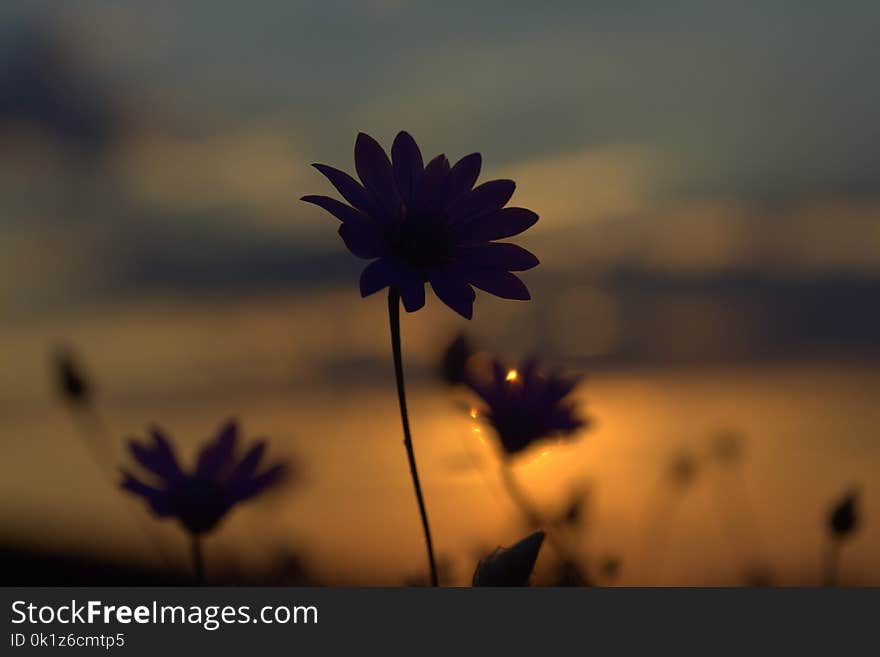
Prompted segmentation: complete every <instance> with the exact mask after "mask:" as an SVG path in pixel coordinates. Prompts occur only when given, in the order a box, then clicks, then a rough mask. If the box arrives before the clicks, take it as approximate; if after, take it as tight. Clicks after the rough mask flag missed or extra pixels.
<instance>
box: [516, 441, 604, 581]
mask: <svg viewBox="0 0 880 657" xmlns="http://www.w3.org/2000/svg"><path fill="white" fill-rule="evenodd" d="M501 480H502V481H503V482H504V488H505V489H507V494H508V495H510V499H512V500H513V502H514V504H516V505H517V506H518V507H519V510H520V511H521V512H522V514H523V516H524V517H525V518H526V520H527V521H528V523H529V524H531V525H535V526H538V527H542V526H543V527H546V529H547V533H546V536H547V542H548V543H549V544H550V545H551V546H552V547H553V549H554V550H555V551H556V554H557V555H559V557H560V559H562V560H563V562H565V564H566V565H567V566H568V567H569V568H571V569H572V572H573V574H574V576H575V579H576V580H577V581H578V582H580V584H579V585H580V586H590V580H589V578H588V577H587V576H586V574H585V573H584V571H583V570H582V569H581V566H580V565H579V564H578V560H577V558H576V557H575V556H574V554H572V552H571V551H570V550H569V549H568V547H567V546H566V545H565V544H564V543H563V542H562V541H561V540H559V537H558V536H557V535H556V530H557V529H558V527H557V526H556V523H555V522H549V521H547V520H546V519H545V518H544V517H543V515H542V514H541V512H540V511H539V510H538V507H537V505H536V504H535V503H534V502H533V501H532V499H531V498H530V497H529V496H528V494H527V493H526V492H525V491H524V490H523V489H522V487H521V486H520V485H519V482H518V481H517V479H516V477H514V476H513V468H512V467H511V465H510V462H509V459H506V458H505V459H504V460H503V462H502V463H501Z"/></svg>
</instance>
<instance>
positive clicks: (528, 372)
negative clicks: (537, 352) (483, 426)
mask: <svg viewBox="0 0 880 657" xmlns="http://www.w3.org/2000/svg"><path fill="white" fill-rule="evenodd" d="M577 383H578V380H577V379H570V378H565V377H563V376H561V375H560V374H558V373H555V372H542V371H541V370H540V369H539V368H538V364H537V362H536V361H534V360H530V361H526V362H525V363H524V364H523V365H522V367H521V368H520V369H519V370H517V369H507V368H505V367H504V366H503V365H502V364H501V363H500V362H499V361H498V360H493V362H492V368H491V373H490V374H489V376H488V378H487V379H486V380H480V379H478V378H476V377H471V378H470V380H469V382H468V385H469V386H470V388H471V389H472V390H473V391H474V392H475V393H476V394H477V395H479V396H480V398H481V399H482V400H483V401H484V402H485V404H486V406H485V408H484V409H483V410H482V415H483V416H485V418H486V420H487V421H488V422H489V424H491V425H492V427H493V428H494V429H495V432H496V433H497V434H498V439H499V441H500V442H501V446H502V448H503V449H504V451H505V452H506V453H507V454H508V455H514V454H517V453H519V452H521V451H522V450H524V449H526V448H527V447H529V446H530V445H532V444H533V443H535V442H537V441H540V440H546V439H552V438H557V437H564V436H570V435H572V434H573V433H575V432H576V431H577V430H578V429H581V428H582V427H585V426H587V425H588V420H586V419H583V418H581V417H579V416H578V414H577V408H576V405H575V402H574V401H573V400H572V399H570V398H569V397H568V395H569V393H571V391H572V390H573V389H574V388H575V386H576V385H577Z"/></svg>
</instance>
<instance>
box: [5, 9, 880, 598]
mask: <svg viewBox="0 0 880 657" xmlns="http://www.w3.org/2000/svg"><path fill="white" fill-rule="evenodd" d="M725 4H726V7H720V6H719V5H718V4H716V3H712V4H711V6H710V5H709V4H707V3H702V2H696V1H694V2H679V3H673V5H671V6H670V5H668V4H667V5H664V6H663V7H661V6H660V5H658V4H657V3H654V2H647V1H645V2H631V3H619V2H592V3H584V2H558V3H550V4H548V3H537V2H531V3H520V2H512V1H510V0H506V1H505V2H500V1H498V2H496V1H487V2H480V3H455V2H444V3H434V2H427V1H417V0H398V1H395V0H364V1H354V0H352V1H348V2H336V1H322V2H290V1H287V0H285V1H281V0H266V1H264V2H261V3H258V4H256V5H255V4H253V3H250V4H249V3H241V2H229V1H226V0H212V1H211V2H208V1H207V0H188V1H184V2H150V3H142V2H134V1H129V0H116V1H114V2H106V1H98V0H70V1H69V2H64V3H59V2H49V1H48V0H46V1H43V0H27V1H24V0H6V1H5V2H3V3H2V4H0V144H2V148H0V203H2V205H0V208H2V214H0V304H2V305H0V307H2V311H0V355H2V360H0V364H2V367H0V435H2V440H3V445H2V452H0V550H2V554H3V557H2V558H3V564H4V573H5V574H4V577H5V578H7V579H9V580H15V581H19V582H22V583H29V582H33V583H36V582H37V581H49V582H54V583H65V582H71V581H73V582H76V581H79V582H82V581H93V582H97V581H99V580H100V581H108V580H109V582H110V583H114V582H118V583H128V582H130V581H159V579H158V578H170V579H173V578H175V577H181V578H185V577H187V572H188V568H189V566H188V564H187V552H186V543H185V541H184V537H183V535H182V532H180V531H179V529H178V528H177V527H176V525H175V524H174V523H172V522H170V521H166V522H160V521H158V520H155V519H152V518H150V517H148V515H147V514H146V512H145V511H144V510H143V508H142V505H141V504H140V503H139V501H138V500H135V499H129V498H128V497H126V496H124V495H123V494H122V493H120V492H119V491H118V490H117V489H115V488H114V483H115V480H114V475H113V473H112V468H111V472H110V473H108V472H107V471H104V472H102V470H101V468H99V467H97V465H96V464H95V462H94V461H93V460H92V459H91V457H90V453H89V451H88V449H87V445H86V444H85V443H84V441H83V440H81V439H80V437H79V436H81V435H82V434H88V433H89V432H90V431H96V430H98V429H96V426H98V424H99V425H100V431H103V432H106V434H107V435H109V436H112V440H113V441H115V442H114V445H115V447H114V448H115V449H116V450H117V452H118V454H117V460H118V462H119V463H124V462H128V460H129V458H130V457H129V456H128V455H127V454H125V451H124V446H123V438H124V437H127V436H132V435H143V434H144V432H145V427H146V426H147V424H148V423H150V422H157V423H159V424H160V425H162V426H163V427H165V428H166V429H167V430H168V431H169V433H171V434H172V435H173V436H174V438H175V439H176V440H177V441H178V443H179V445H180V449H181V452H182V455H183V457H184V458H185V459H186V460H187V461H188V462H189V460H190V459H192V458H193V456H194V454H195V450H196V449H197V446H198V445H199V444H200V443H201V442H202V441H204V440H205V439H206V438H208V437H210V436H211V435H212V434H213V433H214V432H215V431H216V429H217V427H218V426H219V425H220V424H221V423H222V422H223V421H224V420H225V419H226V418H228V417H237V418H239V420H240V421H241V423H242V426H243V428H244V431H245V433H246V435H248V436H249V437H259V436H268V437H269V438H270V454H271V455H272V456H274V457H277V458H290V459H293V460H294V461H295V463H296V464H297V467H296V472H297V475H296V476H295V477H294V478H292V480H291V481H290V482H289V485H288V486H286V487H284V488H282V489H280V490H279V491H276V492H275V493H273V494H272V495H270V496H268V497H266V498H264V499H261V500H257V501H254V502H253V503H252V504H249V505H247V506H242V507H241V508H239V509H236V510H235V511H234V512H233V513H232V514H231V516H230V517H229V518H228V519H227V520H226V521H225V522H224V524H223V525H222V526H221V527H220V529H219V530H218V531H217V532H215V533H214V534H212V535H211V536H210V538H209V539H208V540H207V543H206V551H207V554H206V562H207V568H208V576H209V579H211V578H212V570H213V579H214V581H218V580H219V579H222V578H223V577H226V578H228V579H230V580H235V581H249V582H259V581H263V580H265V581H272V582H279V581H287V580H283V579H279V578H281V577H283V578H288V580H289V581H293V582H306V581H307V582H315V583H326V584H400V583H404V582H408V581H410V582H411V581H417V580H418V578H419V577H422V578H423V577H424V569H425V564H424V553H423V547H422V537H421V530H420V525H419V518H418V513H417V509H416V505H415V501H414V499H413V494H412V489H411V485H410V480H409V473H408V471H407V467H406V459H405V452H404V450H403V449H402V447H401V442H400V435H399V430H400V429H399V416H398V415H397V407H396V396H395V393H394V388H393V386H394V380H393V372H392V369H391V361H390V347H389V343H388V334H387V331H388V328H387V317H386V307H385V303H384V299H382V298H381V295H377V296H375V297H370V298H368V299H365V300H362V299H361V298H360V295H359V292H358V286H357V278H358V274H359V271H360V269H361V267H362V264H363V263H362V262H359V261H356V260H355V259H354V258H352V257H351V256H350V255H349V254H348V253H347V252H346V251H345V249H344V246H343V245H342V243H341V241H340V240H339V238H338V236H337V235H336V221H335V220H334V219H332V218H330V217H328V216H326V215H325V214H324V213H322V212H321V211H320V210H318V209H317V208H314V207H311V206H308V205H306V204H304V203H301V202H299V201H298V198H299V197H300V196H301V195H303V194H309V193H314V194H329V193H331V192H332V190H331V188H330V186H329V184H328V183H327V182H326V181H325V180H324V179H323V178H322V177H321V176H320V175H319V174H318V173H317V172H315V171H314V170H312V169H311V168H310V167H309V164H310V163H311V162H315V161H318V162H325V163H328V164H331V165H334V166H337V167H338V168H342V169H345V170H347V171H350V172H353V169H354V164H353V154H352V152H353V144H354V139H355V136H356V134H357V132H358V131H365V132H368V133H370V134H371V135H373V136H375V137H376V138H377V139H379V141H380V142H382V143H383V144H384V145H386V146H390V143H391V140H392V139H393V137H394V135H395V134H396V133H397V131H398V130H401V129H405V130H408V131H410V132H411V133H412V134H413V135H414V137H415V138H416V140H417V141H418V142H419V144H420V146H421V147H422V150H423V152H424V153H425V154H426V155H434V154H436V153H439V152H445V153H446V154H447V155H448V156H449V157H450V159H453V160H455V159H457V158H459V157H461V156H462V155H465V154H467V153H470V152H472V151H480V152H482V153H483V161H484V169H483V175H482V176H481V179H483V180H485V179H491V178H497V177H512V178H513V179H515V180H516V181H517V192H516V194H515V196H514V199H513V204H514V205H521V206H524V207H528V208H532V209H534V210H535V211H537V212H538V213H539V214H540V215H541V220H540V222H539V223H538V224H537V225H536V226H535V228H534V229H532V230H530V231H529V232H528V233H526V234H524V235H523V236H521V238H517V241H518V243H521V244H523V245H524V246H526V247H527V248H529V249H530V250H532V251H533V252H535V253H536V254H537V255H538V257H539V258H540V259H541V261H542V264H541V266H540V267H539V268H537V269H535V270H532V271H530V272H527V273H526V274H525V275H524V277H523V278H524V279H525V280H526V282H527V284H528V285H529V287H530V289H531V292H532V297H533V301H531V302H528V303H522V302H513V301H503V300H499V299H496V298H494V297H489V295H486V294H482V293H480V294H478V300H477V303H476V305H475V316H474V319H473V320H472V321H471V322H467V321H465V320H463V319H461V318H460V317H458V316H457V315H455V314H454V313H453V312H452V311H450V310H449V309H448V308H446V307H445V306H442V304H440V302H439V301H438V300H437V299H436V298H434V297H433V295H429V298H428V303H427V307H426V308H425V309H424V310H422V311H420V312H418V313H416V314H413V315H405V316H404V317H403V341H404V345H403V346H404V358H405V364H406V367H407V374H408V378H409V381H408V382H409V385H410V397H411V401H410V414H411V417H412V422H413V432H414V442H415V446H416V452H417V455H418V458H419V463H420V468H421V471H422V478H423V486H424V488H425V495H426V499H427V504H428V510H429V514H430V516H431V521H432V525H433V528H434V534H435V541H436V546H437V551H438V553H439V554H440V555H441V557H442V560H443V563H444V564H445V565H444V574H443V577H444V580H445V582H446V583H450V584H464V583H468V582H469V581H470V576H471V573H472V572H473V568H474V565H475V563H476V560H477V558H478V557H479V556H480V555H481V554H485V553H486V552H487V551H489V550H491V549H492V548H494V547H496V546H498V545H509V544H511V543H512V542H514V541H515V540H516V539H518V538H520V537H521V536H522V535H524V531H525V528H524V526H523V522H522V520H521V519H520V517H519V515H518V512H517V508H516V506H515V505H513V504H512V503H511V501H510V500H509V499H507V498H506V497H505V495H504V493H503V491H502V489H501V488H500V486H499V484H498V477H497V457H496V455H495V453H494V450H493V445H492V440H491V436H488V435H487V436H484V435H483V434H481V433H479V432H475V431H474V429H475V428H477V427H475V426H474V422H473V420H471V418H470V417H469V416H468V414H467V412H466V410H462V409H463V408H464V409H466V408H467V406H468V405H469V404H470V403H472V402H471V401H470V400H468V399H467V397H466V395H464V393H462V392H461V391H457V390H450V389H449V388H448V387H447V386H445V385H444V384H443V382H442V381H441V380H440V379H439V378H438V376H437V371H438V363H439V362H440V358H441V356H442V354H443V351H444V349H445V348H446V345H447V344H448V343H449V341H450V340H451V339H452V338H453V337H454V336H455V335H456V334H457V333H458V332H459V331H462V330H466V331H467V332H468V335H469V336H470V337H471V339H472V340H473V342H474V343H475V344H476V345H480V346H483V347H486V346H491V348H492V349H493V351H495V352H498V353H499V354H500V355H502V356H503V357H505V358H509V359H511V360H513V359H518V358H520V357H523V356H526V355H529V354H538V355H540V356H542V357H543V358H545V359H546V360H547V361H548V362H550V363H552V364H554V365H558V366H561V367H563V368H564V369H565V370H566V371H568V372H572V373H580V374H585V375H586V379H585V383H584V384H583V385H582V386H581V387H580V388H579V390H578V393H577V394H578V396H579V398H581V399H582V401H583V403H584V404H585V408H586V409H587V412H588V413H589V414H590V416H591V417H592V418H593V419H594V420H595V424H594V427H593V428H592V429H591V430H589V431H586V432H584V433H583V435H581V436H580V437H579V439H578V440H576V441H573V442H571V443H570V444H565V445H550V446H547V447H546V449H540V448H539V449H537V450H534V451H531V452H528V453H526V454H525V455H524V456H523V457H522V458H521V459H520V460H519V462H518V466H517V470H518V475H519V476H520V478H521V481H522V482H523V486H524V487H526V488H527V489H528V490H529V491H530V492H531V494H532V495H533V496H534V498H535V499H536V500H538V501H539V503H540V504H542V505H543V506H544V507H546V508H547V509H554V508H557V507H559V508H562V507H564V505H565V504H566V500H568V499H569V498H570V496H571V494H572V493H571V491H572V490H578V491H589V493H588V494H585V495H584V498H585V501H584V512H583V514H582V515H581V514H579V515H578V517H577V524H578V527H577V532H576V533H577V537H576V544H577V547H576V550H577V553H578V556H579V559H581V560H582V562H583V563H584V564H586V565H585V566H584V567H585V568H589V569H590V570H591V572H592V573H594V575H593V579H594V580H597V581H599V582H600V583H610V584H671V585H703V584H711V585H715V584H743V583H772V584H807V585H812V584H817V583H819V582H820V581H821V576H822V575H821V573H822V563H823V559H824V556H823V555H824V554H825V553H826V550H827V545H828V542H829V540H830V537H829V529H828V514H829V512H830V509H831V507H832V505H833V504H834V503H835V502H836V501H837V500H838V499H839V498H840V497H841V495H843V494H844V493H845V492H846V491H847V490H849V489H851V488H852V487H853V486H859V487H860V491H861V496H860V503H861V505H860V523H859V526H858V531H857V532H856V533H855V535H853V536H852V538H851V539H850V538H848V539H847V541H846V545H845V546H844V548H843V551H842V556H841V563H840V581H841V582H842V583H847V584H880V493H878V489H877V486H876V485H875V484H876V483H877V482H878V475H880V445H878V444H877V427H878V426H880V404H878V403H877V402H878V399H880V371H878V367H877V366H878V362H880V360H878V358H880V304H878V298H880V158H878V157H877V154H878V152H880V122H878V121H877V117H878V116H880V88H878V86H877V84H876V76H877V71H878V69H880V49H878V48H877V45H876V32H877V26H878V23H880V8H878V5H877V4H876V3H874V2H867V1H865V2H860V1H857V0H852V1H850V2H845V3H837V4H835V5H833V6H832V5H831V4H830V3H801V2H795V1H794V0H788V1H782V0H780V1H773V2H765V3H761V7H760V9H758V8H748V7H746V6H744V5H742V3H725ZM59 348H63V349H68V350H71V351H72V353H75V354H76V357H77V359H78V361H79V362H80V363H81V365H82V367H83V369H84V370H85V371H86V372H88V375H89V377H90V379H91V380H92V382H93V383H94V386H95V400H96V401H95V404H96V408H97V409H99V410H98V413H99V414H100V420H99V421H96V423H95V424H92V425H87V426H83V423H82V421H81V420H82V418H77V417H76V413H72V412H71V409H70V408H69V406H65V404H64V403H62V401H61V400H60V399H59V396H58V394H57V390H56V384H55V381H54V378H53V371H52V367H51V365H52V360H51V357H52V354H53V353H55V351H56V350H57V349H59ZM484 431H485V430H484ZM573 540H575V539H573ZM553 559H554V555H553V553H552V551H548V550H545V551H544V553H543V554H542V557H541V559H540V560H539V563H538V568H537V571H536V581H538V582H539V583H540V582H544V583H548V582H552V581H553V578H554V576H555V575H554V572H555V570H554V569H555V567H556V566H555V565H554V562H553ZM114 569H116V570H114ZM279 573H281V575H279ZM603 578H604V579H603Z"/></svg>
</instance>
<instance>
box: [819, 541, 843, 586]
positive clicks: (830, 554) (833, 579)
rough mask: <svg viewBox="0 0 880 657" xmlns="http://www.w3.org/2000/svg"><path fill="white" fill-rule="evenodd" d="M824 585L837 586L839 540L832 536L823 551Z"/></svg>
mask: <svg viewBox="0 0 880 657" xmlns="http://www.w3.org/2000/svg"><path fill="white" fill-rule="evenodd" d="M824 570H825V574H824V578H825V581H824V582H823V585H824V586H838V577H839V574H840V541H839V540H837V539H835V538H832V539H831V541H830V542H829V543H828V550H827V552H826V553H825V568H824Z"/></svg>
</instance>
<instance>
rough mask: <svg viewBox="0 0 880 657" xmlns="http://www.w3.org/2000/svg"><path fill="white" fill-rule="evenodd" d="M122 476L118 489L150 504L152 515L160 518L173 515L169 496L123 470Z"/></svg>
mask: <svg viewBox="0 0 880 657" xmlns="http://www.w3.org/2000/svg"><path fill="white" fill-rule="evenodd" d="M122 474H123V477H124V479H123V480H122V483H121V484H120V487H121V488H122V489H123V490H127V491H128V492H129V493H133V494H134V495H138V496H140V497H142V498H144V499H145V500H147V502H149V504H150V508H152V509H153V513H155V514H156V515H157V516H159V517H160V518H167V517H168V516H171V515H174V506H173V505H172V503H171V496H170V495H169V494H168V492H167V491H164V490H160V489H158V488H153V487H152V486H148V485H147V484H145V483H144V482H142V481H141V480H140V479H137V478H136V477H133V476H132V475H130V474H129V473H128V472H126V471H125V470H123V471H122Z"/></svg>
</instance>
